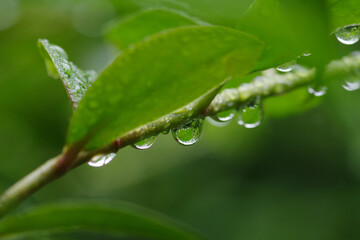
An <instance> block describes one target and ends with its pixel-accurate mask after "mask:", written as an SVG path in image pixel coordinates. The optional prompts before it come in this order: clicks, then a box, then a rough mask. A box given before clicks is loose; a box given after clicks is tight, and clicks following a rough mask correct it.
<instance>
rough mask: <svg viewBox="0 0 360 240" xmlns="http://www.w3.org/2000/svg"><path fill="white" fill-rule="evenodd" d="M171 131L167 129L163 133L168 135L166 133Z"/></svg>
mask: <svg viewBox="0 0 360 240" xmlns="http://www.w3.org/2000/svg"><path fill="white" fill-rule="evenodd" d="M169 132H170V129H167V130H165V131H163V132H162V134H164V135H166V134H168V133H169Z"/></svg>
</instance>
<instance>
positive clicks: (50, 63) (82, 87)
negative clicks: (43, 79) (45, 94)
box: [38, 39, 96, 108]
mask: <svg viewBox="0 0 360 240" xmlns="http://www.w3.org/2000/svg"><path fill="white" fill-rule="evenodd" d="M38 47H39V49H40V52H41V53H42V56H43V58H44V60H45V65H46V67H47V70H48V73H49V75H50V76H52V77H54V78H60V79H61V81H62V83H63V84H64V87H65V89H66V92H67V93H68V96H69V99H70V101H71V103H72V105H73V107H74V108H76V107H77V105H78V104H79V102H80V100H81V99H82V98H83V96H84V95H85V92H86V90H87V89H88V88H89V87H90V86H91V84H92V83H93V82H94V80H95V78H96V73H95V71H82V70H81V69H79V68H78V67H77V66H75V64H74V63H72V62H70V61H68V55H67V54H66V52H65V51H64V50H63V49H62V48H61V47H59V46H56V45H53V44H50V43H49V41H48V40H45V39H39V41H38Z"/></svg>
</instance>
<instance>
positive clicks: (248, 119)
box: [238, 96, 264, 128]
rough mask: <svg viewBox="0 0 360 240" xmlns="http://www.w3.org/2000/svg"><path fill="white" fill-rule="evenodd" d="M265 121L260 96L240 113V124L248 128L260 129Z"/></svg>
mask: <svg viewBox="0 0 360 240" xmlns="http://www.w3.org/2000/svg"><path fill="white" fill-rule="evenodd" d="M263 119H264V110H263V103H262V99H261V97H260V96H257V97H256V98H255V99H254V100H253V101H251V102H250V103H249V104H247V105H246V106H245V107H242V108H241V109H240V111H239V119H238V124H239V125H242V126H244V127H246V128H255V127H258V126H259V125H260V124H261V123H262V121H263Z"/></svg>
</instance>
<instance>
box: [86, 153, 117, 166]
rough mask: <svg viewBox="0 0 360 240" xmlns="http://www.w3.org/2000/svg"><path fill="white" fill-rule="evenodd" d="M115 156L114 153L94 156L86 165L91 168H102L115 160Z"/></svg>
mask: <svg viewBox="0 0 360 240" xmlns="http://www.w3.org/2000/svg"><path fill="white" fill-rule="evenodd" d="M115 156H116V154H115V153H110V154H106V155H96V156H94V157H93V158H92V159H91V160H90V161H89V162H88V164H89V166H91V167H102V166H104V165H106V164H108V163H109V162H111V161H112V160H113V159H114V158H115Z"/></svg>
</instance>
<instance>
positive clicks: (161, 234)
mask: <svg viewBox="0 0 360 240" xmlns="http://www.w3.org/2000/svg"><path fill="white" fill-rule="evenodd" d="M81 230H86V231H92V232H102V233H104V234H112V235H119V236H131V237H141V238H142V239H143V238H145V239H156V240H169V239H172V240H184V239H186V240H200V239H204V237H202V236H201V235H199V234H198V233H196V232H195V231H194V230H193V229H191V228H190V227H187V226H185V225H183V224H181V223H179V222H176V221H174V220H172V219H169V218H167V217H165V216H163V215H161V214H159V213H155V212H152V211H150V210H146V209H144V208H140V207H137V206H134V205H131V204H124V203H122V204H107V205H106V204H94V203H91V204H89V203H85V204H84V203H78V204H77V203H71V204H70V203H68V204H57V205H50V206H45V207H44V206H43V207H41V208H38V209H34V210H31V211H28V212H25V213H21V214H18V215H13V216H9V217H8V218H6V219H4V220H2V221H1V222H0V238H1V239H7V238H12V237H17V236H21V237H26V236H33V235H34V234H37V233H46V234H55V233H66V232H74V231H81Z"/></svg>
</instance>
